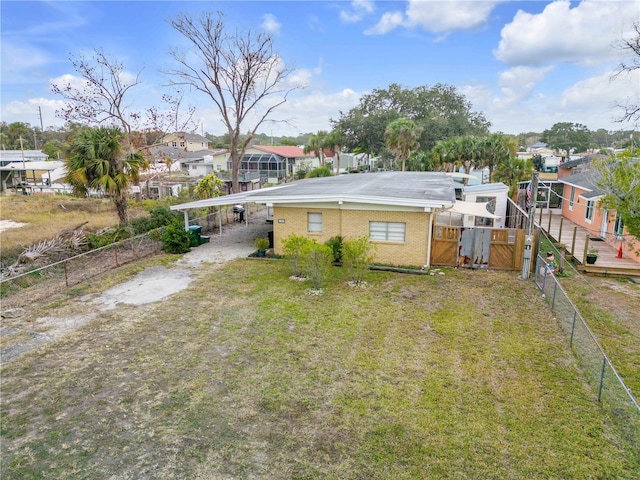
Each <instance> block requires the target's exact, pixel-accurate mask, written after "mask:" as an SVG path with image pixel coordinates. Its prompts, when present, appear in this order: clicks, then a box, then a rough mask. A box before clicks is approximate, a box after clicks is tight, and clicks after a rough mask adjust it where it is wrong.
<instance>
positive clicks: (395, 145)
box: [384, 118, 422, 172]
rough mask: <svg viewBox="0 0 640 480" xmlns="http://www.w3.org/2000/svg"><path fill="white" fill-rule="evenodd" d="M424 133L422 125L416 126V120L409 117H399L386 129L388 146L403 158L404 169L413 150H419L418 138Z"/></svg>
mask: <svg viewBox="0 0 640 480" xmlns="http://www.w3.org/2000/svg"><path fill="white" fill-rule="evenodd" d="M421 133H422V127H418V126H416V124H415V123H414V122H412V121H411V120H409V119H408V118H398V119H397V120H394V121H393V122H391V123H390V124H389V125H387V128H386V130H385V131H384V139H385V142H386V144H387V148H388V149H389V150H390V151H391V152H392V153H393V154H394V155H395V156H396V158H398V159H400V160H402V171H403V172H404V170H405V163H406V161H407V158H409V157H410V156H411V152H412V151H414V150H417V149H418V147H419V146H420V144H419V142H418V139H419V138H420V134H421Z"/></svg>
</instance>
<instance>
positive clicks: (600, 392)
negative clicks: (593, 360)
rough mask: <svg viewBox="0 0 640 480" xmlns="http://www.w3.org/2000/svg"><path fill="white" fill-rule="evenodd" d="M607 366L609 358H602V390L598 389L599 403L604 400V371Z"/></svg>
mask: <svg viewBox="0 0 640 480" xmlns="http://www.w3.org/2000/svg"><path fill="white" fill-rule="evenodd" d="M606 366H607V358H606V357H602V372H600V388H598V403H600V399H601V398H602V386H603V385H604V369H605V367H606Z"/></svg>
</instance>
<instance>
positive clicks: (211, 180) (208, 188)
mask: <svg viewBox="0 0 640 480" xmlns="http://www.w3.org/2000/svg"><path fill="white" fill-rule="evenodd" d="M223 188H224V182H223V181H222V180H220V178H218V176H217V175H216V174H215V173H210V174H209V175H206V176H205V177H203V178H202V180H200V181H199V182H198V185H196V195H197V196H198V198H200V199H202V200H204V199H205V198H214V197H219V196H220V194H221V193H222V190H223Z"/></svg>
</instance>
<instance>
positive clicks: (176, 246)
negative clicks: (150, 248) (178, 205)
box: [161, 220, 191, 253]
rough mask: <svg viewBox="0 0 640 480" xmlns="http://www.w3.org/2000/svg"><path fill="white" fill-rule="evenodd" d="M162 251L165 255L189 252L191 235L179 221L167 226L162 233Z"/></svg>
mask: <svg viewBox="0 0 640 480" xmlns="http://www.w3.org/2000/svg"><path fill="white" fill-rule="evenodd" d="M161 240H162V249H163V250H164V251H165V252H167V253H187V252H188V251H190V250H191V247H190V244H191V235H190V234H189V232H187V231H186V230H185V229H184V226H183V225H182V223H181V222H180V221H177V220H176V221H174V222H172V223H171V224H169V225H168V226H167V227H166V228H165V229H164V232H162V237H161Z"/></svg>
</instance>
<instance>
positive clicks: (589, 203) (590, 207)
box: [584, 200, 595, 222]
mask: <svg viewBox="0 0 640 480" xmlns="http://www.w3.org/2000/svg"><path fill="white" fill-rule="evenodd" d="M594 203H595V202H594V201H593V200H587V207H586V209H585V211H584V218H585V220H586V221H588V222H591V221H593V207H594Z"/></svg>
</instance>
